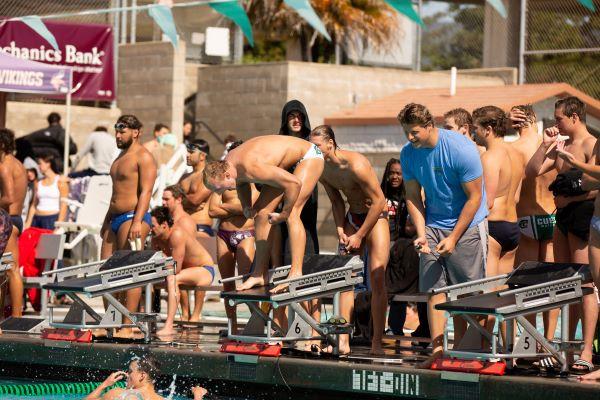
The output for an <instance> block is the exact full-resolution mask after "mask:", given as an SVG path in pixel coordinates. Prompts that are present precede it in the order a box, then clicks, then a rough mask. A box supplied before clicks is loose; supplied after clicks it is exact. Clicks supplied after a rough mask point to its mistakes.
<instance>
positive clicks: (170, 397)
mask: <svg viewBox="0 0 600 400" xmlns="http://www.w3.org/2000/svg"><path fill="white" fill-rule="evenodd" d="M176 380H177V374H173V380H172V381H171V384H170V385H169V395H168V396H167V400H173V395H174V394H175V381H176Z"/></svg>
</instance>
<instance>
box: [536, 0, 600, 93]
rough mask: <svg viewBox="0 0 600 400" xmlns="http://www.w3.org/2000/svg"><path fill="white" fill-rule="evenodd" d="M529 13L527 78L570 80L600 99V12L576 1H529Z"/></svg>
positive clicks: (572, 83) (597, 2)
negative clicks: (594, 11) (593, 11)
mask: <svg viewBox="0 0 600 400" xmlns="http://www.w3.org/2000/svg"><path fill="white" fill-rule="evenodd" d="M594 3H595V5H596V9H597V10H600V1H594ZM526 16H527V18H526V35H525V44H526V46H525V52H524V61H525V81H526V82H527V83H541V82H567V83H569V84H571V85H573V86H575V87H576V88H578V89H580V90H582V91H583V92H585V93H587V94H589V95H591V96H593V97H595V98H600V12H598V11H597V12H596V13H592V12H591V11H590V10H588V9H587V8H585V7H583V6H582V5H581V4H579V2H577V1H576V0H561V1H542V0H529V1H528V2H527V13H526Z"/></svg>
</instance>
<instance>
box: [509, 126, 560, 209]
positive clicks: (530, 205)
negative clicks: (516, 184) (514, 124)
mask: <svg viewBox="0 0 600 400" xmlns="http://www.w3.org/2000/svg"><path fill="white" fill-rule="evenodd" d="M541 143H542V138H541V137H540V136H539V135H537V134H536V136H535V137H531V138H529V137H525V138H524V137H521V138H519V139H518V140H516V141H514V142H512V143H511V144H510V145H511V146H512V147H513V148H514V150H515V151H516V152H517V153H519V154H520V155H521V160H522V162H523V167H526V166H527V164H528V163H529V160H531V157H533V155H534V154H535V152H536V151H537V149H538V148H539V147H540V144H541ZM557 174H558V172H557V171H556V170H552V171H549V172H547V173H545V174H543V175H539V176H537V177H536V176H531V175H526V176H525V177H524V178H523V183H522V184H521V192H520V194H519V202H518V203H517V216H519V217H524V216H530V215H546V214H552V213H553V211H554V209H555V206H554V197H553V195H552V192H550V191H549V190H548V186H550V184H551V183H552V182H553V181H554V180H555V179H556V175H557Z"/></svg>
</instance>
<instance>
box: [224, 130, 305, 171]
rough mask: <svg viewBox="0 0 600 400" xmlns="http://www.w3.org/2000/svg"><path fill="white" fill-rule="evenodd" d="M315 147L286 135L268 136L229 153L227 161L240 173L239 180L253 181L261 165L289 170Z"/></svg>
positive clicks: (245, 143) (253, 140) (244, 144)
mask: <svg viewBox="0 0 600 400" xmlns="http://www.w3.org/2000/svg"><path fill="white" fill-rule="evenodd" d="M311 146H313V144H311V143H310V142H307V141H306V140H303V139H300V138H297V137H294V136H286V135H266V136H258V137H255V138H252V139H250V140H248V141H246V142H244V143H243V144H241V145H240V146H238V147H236V148H235V149H233V150H231V151H230V152H229V153H227V157H225V159H226V160H227V161H229V162H230V163H231V164H232V165H233V166H234V167H235V168H236V169H237V171H238V179H240V180H243V181H246V182H254V180H252V176H251V175H252V170H253V169H255V168H257V167H258V168H260V165H261V164H262V165H265V164H266V165H272V166H275V167H279V168H282V169H285V170H289V169H290V168H292V167H293V166H294V165H296V164H297V163H298V162H299V161H300V160H301V159H302V157H304V155H305V154H306V152H307V151H308V150H309V149H310V148H311Z"/></svg>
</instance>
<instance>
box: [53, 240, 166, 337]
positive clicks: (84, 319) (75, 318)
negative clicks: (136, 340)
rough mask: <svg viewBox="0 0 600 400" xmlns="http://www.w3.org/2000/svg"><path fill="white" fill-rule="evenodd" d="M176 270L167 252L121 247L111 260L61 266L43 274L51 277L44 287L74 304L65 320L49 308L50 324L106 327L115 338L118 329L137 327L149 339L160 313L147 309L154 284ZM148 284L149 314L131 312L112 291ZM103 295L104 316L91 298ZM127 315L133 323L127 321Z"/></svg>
mask: <svg viewBox="0 0 600 400" xmlns="http://www.w3.org/2000/svg"><path fill="white" fill-rule="evenodd" d="M174 273H175V262H174V261H173V259H172V258H171V257H167V256H165V254H164V253H162V252H160V251H154V250H141V251H133V250H119V251H117V252H115V253H114V254H113V255H112V256H111V257H110V258H109V259H107V260H103V261H98V262H92V263H88V264H81V265H76V266H73V267H69V268H61V269H57V270H53V271H48V272H45V273H44V274H46V275H50V276H51V277H52V282H51V283H48V284H46V285H44V288H45V289H48V290H52V291H54V292H56V293H65V294H66V295H67V296H69V297H70V298H71V299H73V304H72V305H71V307H70V308H69V311H68V312H67V315H66V316H65V318H64V320H63V321H62V322H57V321H54V312H53V309H52V308H50V315H49V318H50V321H49V322H50V326H51V327H53V328H64V329H82V330H83V329H106V330H107V333H108V337H112V336H113V334H114V330H115V329H121V328H127V327H138V328H139V329H140V330H141V331H142V332H143V333H144V339H145V340H146V341H147V342H148V341H150V323H153V322H156V321H157V318H158V316H157V315H156V314H151V313H149V312H148V311H149V310H151V309H152V307H151V292H152V291H151V287H152V285H154V284H155V283H159V282H163V281H164V280H165V279H166V277H167V276H168V275H170V274H174ZM139 287H146V308H145V310H146V313H132V312H129V311H128V310H127V308H125V306H123V305H122V304H121V303H120V302H119V301H118V300H117V299H116V298H115V297H114V296H113V293H115V292H121V291H125V290H128V289H134V288H139ZM98 296H102V298H103V299H104V300H105V304H108V307H107V308H106V310H105V313H104V315H100V314H98V313H97V312H96V311H94V308H93V307H92V305H91V304H90V301H89V299H90V298H94V297H98ZM124 318H128V319H129V320H131V323H124V321H123V320H124Z"/></svg>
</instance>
